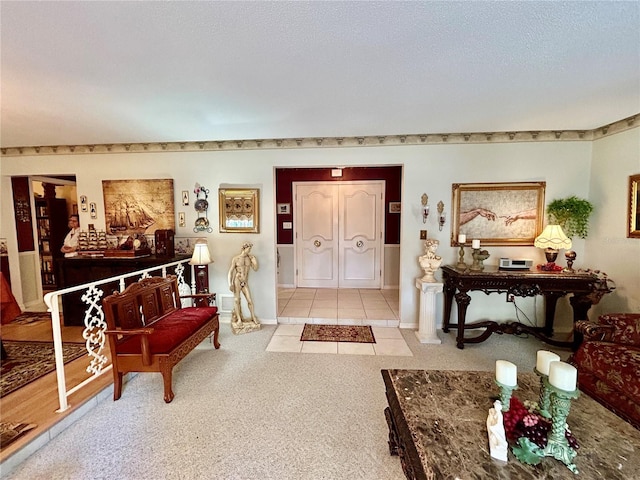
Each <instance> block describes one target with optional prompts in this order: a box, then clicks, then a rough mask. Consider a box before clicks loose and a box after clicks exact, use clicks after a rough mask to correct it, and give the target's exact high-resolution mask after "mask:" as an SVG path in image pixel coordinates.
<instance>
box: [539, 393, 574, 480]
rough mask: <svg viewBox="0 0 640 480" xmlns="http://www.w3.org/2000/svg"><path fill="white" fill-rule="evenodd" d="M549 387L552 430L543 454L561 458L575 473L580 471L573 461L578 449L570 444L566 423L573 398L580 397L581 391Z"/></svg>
mask: <svg viewBox="0 0 640 480" xmlns="http://www.w3.org/2000/svg"><path fill="white" fill-rule="evenodd" d="M548 389H549V390H550V391H551V395H550V396H551V431H550V432H549V436H548V438H547V446H546V447H545V448H544V450H543V454H544V455H545V456H547V457H553V458H555V459H556V460H560V461H561V462H562V463H564V464H565V465H566V466H567V468H568V469H569V470H571V471H572V472H573V473H578V467H576V465H575V464H574V463H573V459H574V458H575V456H576V451H575V450H574V449H573V448H571V446H570V445H569V441H568V440H567V437H566V435H565V431H566V429H565V425H566V422H567V417H568V416H569V410H570V409H571V400H572V399H574V398H578V396H579V395H580V392H579V391H578V390H577V389H576V390H574V391H573V392H567V391H565V390H560V389H559V388H556V387H554V386H553V385H551V384H549V385H548Z"/></svg>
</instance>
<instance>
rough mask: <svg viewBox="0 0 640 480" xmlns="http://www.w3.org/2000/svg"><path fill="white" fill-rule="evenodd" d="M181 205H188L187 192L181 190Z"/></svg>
mask: <svg viewBox="0 0 640 480" xmlns="http://www.w3.org/2000/svg"><path fill="white" fill-rule="evenodd" d="M182 205H189V190H182Z"/></svg>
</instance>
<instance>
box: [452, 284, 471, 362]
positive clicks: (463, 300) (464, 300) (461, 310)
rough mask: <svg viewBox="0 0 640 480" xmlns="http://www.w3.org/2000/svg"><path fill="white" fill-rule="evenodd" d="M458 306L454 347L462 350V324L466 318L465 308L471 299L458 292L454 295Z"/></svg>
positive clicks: (464, 293)
mask: <svg viewBox="0 0 640 480" xmlns="http://www.w3.org/2000/svg"><path fill="white" fill-rule="evenodd" d="M455 297H456V304H457V305H458V336H457V337H456V347H458V348H459V349H461V350H462V349H463V348H464V322H465V318H466V316H467V307H468V306H469V303H471V297H470V296H469V295H468V294H467V292H458V293H456V295H455Z"/></svg>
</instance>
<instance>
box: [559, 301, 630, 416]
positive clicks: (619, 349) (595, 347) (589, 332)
mask: <svg viewBox="0 0 640 480" xmlns="http://www.w3.org/2000/svg"><path fill="white" fill-rule="evenodd" d="M578 324H579V325H577V326H576V329H577V330H578V331H581V332H582V333H584V335H585V341H584V342H583V343H582V344H581V345H580V348H578V350H577V352H576V353H575V354H574V355H572V357H571V358H570V362H571V363H572V364H573V365H575V366H576V368H577V369H578V386H579V388H580V390H582V391H583V392H585V393H587V394H589V395H590V396H591V397H593V398H595V399H596V400H598V401H599V402H600V403H602V404H603V405H605V406H606V407H608V408H609V409H611V410H612V411H614V412H615V413H617V414H618V415H620V416H621V417H623V418H625V419H626V420H627V421H629V422H630V423H632V424H633V425H635V426H636V428H640V315H639V314H609V315H602V316H601V317H600V318H599V322H598V323H592V322H578Z"/></svg>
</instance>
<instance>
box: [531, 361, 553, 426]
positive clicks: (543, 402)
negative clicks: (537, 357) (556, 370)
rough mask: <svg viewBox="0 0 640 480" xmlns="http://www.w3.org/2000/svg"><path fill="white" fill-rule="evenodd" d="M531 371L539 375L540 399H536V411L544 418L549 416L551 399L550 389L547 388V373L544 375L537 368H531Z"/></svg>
mask: <svg viewBox="0 0 640 480" xmlns="http://www.w3.org/2000/svg"><path fill="white" fill-rule="evenodd" d="M533 371H534V372H535V374H536V375H538V376H539V377H540V399H539V400H538V413H540V415H542V416H543V417H544V418H551V413H549V405H550V402H551V399H550V398H549V397H550V396H551V390H549V385H550V384H549V375H545V374H544V373H542V372H540V371H539V370H538V369H537V368H535V367H534V368H533Z"/></svg>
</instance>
